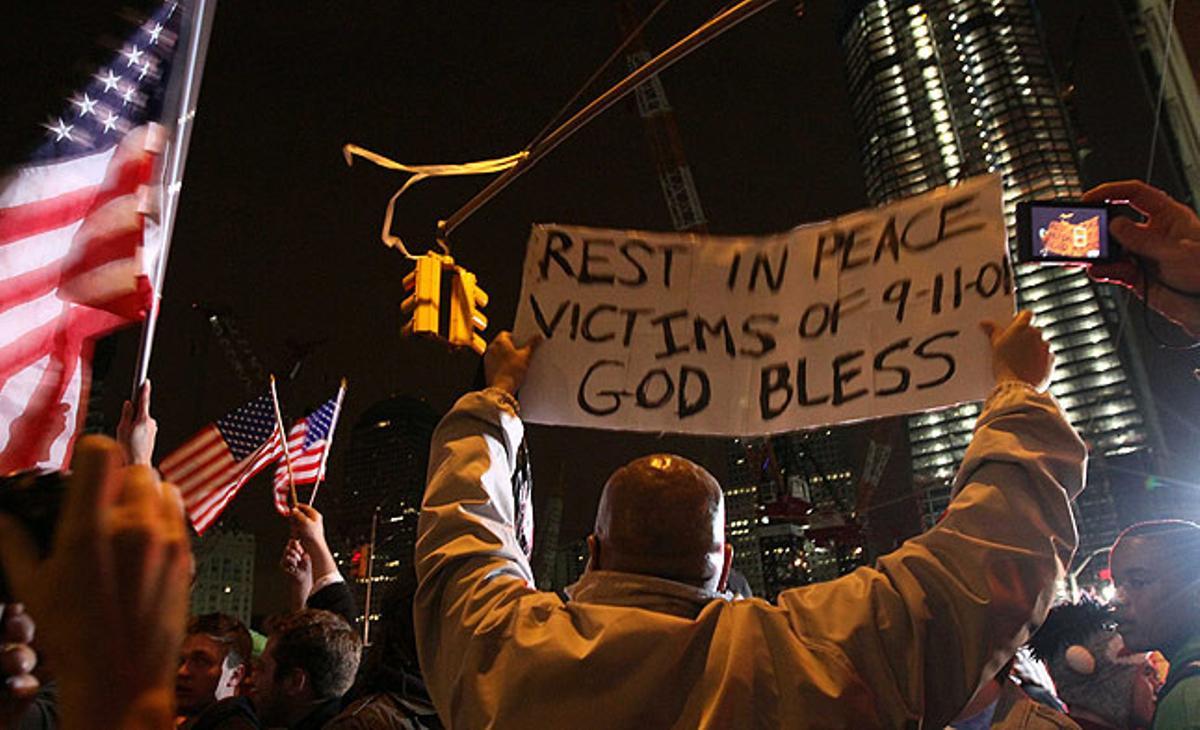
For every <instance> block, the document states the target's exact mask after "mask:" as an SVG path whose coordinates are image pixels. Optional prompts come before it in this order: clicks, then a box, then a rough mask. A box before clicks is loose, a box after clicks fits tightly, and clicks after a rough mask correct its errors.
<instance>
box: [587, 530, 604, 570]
mask: <svg viewBox="0 0 1200 730" xmlns="http://www.w3.org/2000/svg"><path fill="white" fill-rule="evenodd" d="M587 546H588V563H587V567H585V568H584V571H585V572H587V571H591V570H603V568H601V567H600V541H599V540H597V539H596V534H595V533H592V534H591V535H588V536H587Z"/></svg>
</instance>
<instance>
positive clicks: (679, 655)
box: [414, 313, 1086, 729]
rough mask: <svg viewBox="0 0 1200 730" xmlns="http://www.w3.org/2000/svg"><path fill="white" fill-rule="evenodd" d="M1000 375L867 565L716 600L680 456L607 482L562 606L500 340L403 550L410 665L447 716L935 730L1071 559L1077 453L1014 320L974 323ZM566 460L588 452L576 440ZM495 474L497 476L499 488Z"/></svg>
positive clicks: (694, 479)
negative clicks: (413, 581) (411, 553)
mask: <svg viewBox="0 0 1200 730" xmlns="http://www.w3.org/2000/svg"><path fill="white" fill-rule="evenodd" d="M984 330H985V334H987V335H988V336H989V337H990V339H991V343H992V351H993V362H994V370H995V373H996V381H997V385H996V388H995V390H994V391H993V392H992V394H991V395H990V397H989V398H988V400H987V403H986V405H985V407H984V411H983V413H982V414H981V416H980V418H979V422H978V425H977V427H976V432H975V436H974V438H973V440H972V443H971V446H970V448H969V449H968V450H967V453H966V455H965V457H964V461H963V465H962V467H961V469H960V470H959V473H958V476H957V477H956V479H955V483H954V492H955V497H954V499H953V501H952V503H951V505H950V507H949V509H948V510H947V513H946V516H945V518H944V519H943V520H942V522H941V523H940V524H939V525H938V526H937V527H936V528H934V529H932V530H930V531H929V532H927V533H925V534H924V535H921V536H919V537H916V538H914V539H912V540H909V541H908V542H907V543H905V544H904V545H903V546H901V547H900V548H899V549H898V550H896V551H895V552H894V553H892V554H890V555H887V556H884V557H883V558H881V559H880V560H879V561H878V563H877V564H876V565H875V566H874V567H871V568H860V569H859V570H857V571H855V572H854V573H851V574H850V575H847V576H843V577H842V578H840V579H838V580H835V581H831V582H828V583H822V584H817V585H812V586H806V587H803V588H794V589H790V590H787V591H784V592H783V593H781V594H780V595H779V598H778V600H777V601H776V603H774V604H771V603H767V602H766V601H762V600H759V599H745V600H733V599H732V597H731V596H730V595H729V594H727V593H725V587H726V581H727V579H728V575H729V566H730V562H731V560H732V550H731V549H730V547H729V546H728V545H727V544H726V542H725V535H724V522H725V519H724V507H723V502H722V496H721V489H720V486H719V485H718V484H717V482H716V480H715V479H713V477H712V475H710V474H709V473H708V472H707V471H705V470H704V469H702V468H701V467H699V466H697V465H696V464H693V463H691V462H690V461H688V460H686V459H683V458H681V457H678V456H671V455H666V454H660V455H654V456H649V457H645V458H642V459H638V460H637V461H634V462H632V463H630V464H628V465H626V466H624V467H622V468H621V469H619V470H617V472H616V473H615V474H613V475H612V477H611V478H610V479H609V481H608V483H607V484H606V485H605V488H604V493H603V496H602V497H601V502H600V508H599V510H598V514H597V516H596V526H595V531H594V533H593V534H592V535H591V537H590V538H589V540H588V544H589V547H590V549H591V560H590V561H589V563H588V568H587V570H586V572H585V573H584V575H583V576H582V578H581V579H580V580H579V582H578V583H576V584H575V585H574V586H571V588H569V589H568V593H569V595H570V598H571V600H570V601H567V602H564V601H563V600H561V599H560V598H559V597H558V596H557V595H556V594H554V593H543V592H539V591H537V590H536V589H535V588H534V579H533V572H532V570H531V569H530V566H529V556H528V555H527V554H526V549H525V548H526V547H527V546H529V545H530V542H529V540H528V539H527V538H528V534H527V527H529V526H530V522H531V520H530V518H529V515H530V510H529V505H528V501H527V497H528V490H527V489H525V488H523V486H522V485H524V484H525V483H526V481H525V480H524V479H523V478H521V474H522V472H523V469H522V468H521V462H522V455H523V450H522V449H521V448H520V445H521V442H522V438H523V428H522V424H521V421H520V418H519V417H518V415H517V414H518V404H517V401H516V393H517V390H518V388H519V387H520V385H521V383H522V382H523V380H524V377H525V372H526V369H527V367H528V364H529V360H530V358H531V357H532V354H533V348H532V347H524V348H517V347H515V346H514V345H513V343H512V340H511V339H510V338H509V336H508V335H507V333H502V334H501V335H500V336H499V337H497V338H496V341H495V342H493V343H492V346H491V347H490V348H489V350H488V352H487V354H486V356H485V358H484V367H485V374H486V377H487V382H488V384H489V387H488V388H486V389H484V390H483V391H480V392H477V393H471V394H468V395H466V396H464V397H463V398H462V399H461V400H459V402H458V403H457V404H456V405H455V407H454V408H453V409H452V410H451V411H450V413H449V414H447V416H446V417H445V418H444V419H443V420H442V422H441V424H440V425H439V426H438V428H437V431H436V432H435V434H434V440H433V448H432V452H431V458H430V466H429V483H428V486H427V487H426V491H425V501H424V504H423V505H422V510H421V517H420V523H419V526H418V540H417V548H416V568H417V576H418V580H419V583H420V585H419V588H418V592H417V600H416V604H415V606H414V618H415V620H416V628H417V642H418V653H419V656H420V661H421V666H422V670H423V672H424V676H425V679H426V682H427V683H428V687H429V692H430V696H431V697H432V698H433V701H434V704H435V705H436V707H437V709H438V712H439V714H440V715H441V717H442V720H443V721H444V722H445V723H446V724H447V726H448V727H452V728H472V729H473V728H532V727H546V728H681V729H682V728H688V729H691V728H750V727H756V728H757V727H762V728H772V727H788V728H804V727H814V728H816V727H820V728H876V727H895V728H910V727H927V728H941V727H943V726H944V725H946V724H947V723H948V722H949V721H950V720H951V719H953V718H954V717H955V716H957V715H958V713H959V711H960V710H961V709H962V708H963V707H964V706H965V705H966V704H967V702H968V700H969V699H970V698H971V696H972V695H973V694H974V693H975V691H976V689H977V688H978V687H979V686H981V685H982V684H983V683H984V681H985V680H987V679H989V678H991V677H992V676H993V675H995V673H996V672H997V670H999V669H1000V667H1001V666H1002V665H1003V664H1004V663H1005V661H1007V660H1008V659H1009V658H1010V657H1011V656H1012V655H1013V654H1014V653H1015V651H1016V650H1017V647H1018V646H1020V645H1021V644H1022V643H1023V642H1024V641H1025V640H1026V639H1027V638H1028V635H1029V629H1030V626H1031V625H1035V624H1037V623H1038V622H1040V621H1041V619H1042V618H1043V617H1044V615H1045V612H1046V610H1047V609H1048V608H1049V604H1050V602H1051V600H1052V598H1053V592H1054V590H1053V589H1054V581H1055V579H1056V578H1058V577H1060V576H1062V575H1063V574H1064V571H1065V566H1066V565H1067V564H1068V563H1069V561H1070V558H1071V554H1072V552H1073V551H1074V548H1075V540H1076V535H1075V525H1074V522H1073V521H1072V518H1071V511H1070V505H1069V501H1070V499H1071V498H1072V497H1073V496H1074V495H1075V494H1077V493H1078V492H1079V491H1080V490H1081V489H1082V486H1083V475H1084V470H1085V469H1084V466H1085V465H1084V462H1085V459H1086V451H1085V448H1084V445H1083V443H1082V442H1081V441H1080V439H1079V437H1078V435H1077V434H1076V433H1075V432H1074V430H1072V428H1071V427H1070V425H1069V424H1068V423H1067V421H1066V419H1065V418H1064V417H1063V414H1062V411H1061V410H1060V409H1059V407H1058V405H1057V404H1056V403H1055V402H1054V400H1053V398H1051V397H1050V396H1049V395H1046V394H1044V393H1043V392H1041V391H1042V390H1043V389H1044V387H1045V385H1046V382H1047V381H1048V379H1049V374H1050V368H1051V364H1052V361H1053V357H1052V356H1051V355H1050V353H1049V350H1048V347H1047V346H1046V343H1045V341H1044V340H1043V339H1042V337H1041V334H1040V332H1039V331H1038V330H1037V329H1036V328H1034V327H1032V326H1031V324H1030V316H1029V314H1028V313H1022V314H1021V315H1018V317H1017V318H1016V319H1015V320H1014V321H1013V322H1012V323H1011V324H1010V325H1008V326H1007V327H1003V328H1000V327H996V326H995V325H991V324H987V325H985V327H984ZM580 454H581V455H583V454H586V449H584V448H581V449H580ZM514 475H515V477H516V478H514Z"/></svg>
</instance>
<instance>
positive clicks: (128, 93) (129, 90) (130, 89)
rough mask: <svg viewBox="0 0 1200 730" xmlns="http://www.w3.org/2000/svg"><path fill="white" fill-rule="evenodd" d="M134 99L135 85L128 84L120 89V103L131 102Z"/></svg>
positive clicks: (135, 93)
mask: <svg viewBox="0 0 1200 730" xmlns="http://www.w3.org/2000/svg"><path fill="white" fill-rule="evenodd" d="M135 101H137V87H136V86H134V85H133V84H130V85H129V86H126V87H125V88H124V89H123V90H122V91H121V105H122V106H124V105H125V104H132V103H134V102H135Z"/></svg>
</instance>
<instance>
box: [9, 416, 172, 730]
mask: <svg viewBox="0 0 1200 730" xmlns="http://www.w3.org/2000/svg"><path fill="white" fill-rule="evenodd" d="M125 462H126V457H125V454H124V452H123V450H122V448H121V446H120V445H119V444H118V443H117V442H115V441H113V440H112V439H108V438H105V437H102V436H85V437H83V438H81V439H80V440H79V441H78V442H77V443H76V446H75V453H74V457H73V459H72V469H71V472H70V474H69V476H67V477H66V481H67V484H66V490H65V493H64V497H63V506H62V509H61V513H60V516H59V520H58V524H57V526H56V529H55V533H54V538H53V542H52V544H51V546H50V548H49V552H48V554H47V555H46V556H45V557H42V556H41V555H40V553H39V550H38V548H37V545H36V542H35V541H34V539H33V537H32V535H31V534H30V533H29V532H28V531H27V530H26V528H25V527H24V526H23V525H22V524H21V523H20V522H19V521H18V520H16V519H15V518H13V517H11V516H9V515H4V514H0V563H2V564H3V568H4V574H5V577H6V578H7V579H8V581H9V584H10V586H11V587H12V591H13V594H14V596H16V597H17V598H19V599H20V600H21V601H22V602H23V603H24V604H25V606H26V607H27V608H28V610H29V615H30V616H32V617H34V618H35V619H36V621H37V641H38V646H39V649H44V650H45V652H46V654H47V655H48V656H49V657H50V658H51V659H52V661H53V664H54V670H55V678H56V681H57V684H58V690H59V705H58V711H59V717H60V727H62V728H64V729H65V730H93V729H94V728H113V729H115V730H126V729H130V730H134V729H136V730H142V729H147V730H149V729H154V730H158V729H163V730H166V729H168V728H173V727H174V725H175V692H174V679H175V671H176V668H177V663H178V660H179V647H180V645H181V644H182V642H183V635H184V625H185V622H186V619H187V604H188V588H189V582H190V566H191V550H190V545H189V543H188V539H187V531H186V529H185V526H184V518H183V506H182V503H181V502H180V499H179V493H178V490H176V489H175V488H173V487H171V486H169V485H164V484H161V483H160V482H159V480H158V477H157V475H156V474H155V473H154V470H152V469H150V468H148V467H146V466H144V465H131V466H125ZM7 630H8V627H7V626H6V631H7Z"/></svg>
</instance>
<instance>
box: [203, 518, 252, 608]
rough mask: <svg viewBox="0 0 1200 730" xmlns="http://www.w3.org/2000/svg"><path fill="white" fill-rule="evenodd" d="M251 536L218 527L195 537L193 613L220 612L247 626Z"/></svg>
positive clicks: (250, 596) (250, 593)
mask: <svg viewBox="0 0 1200 730" xmlns="http://www.w3.org/2000/svg"><path fill="white" fill-rule="evenodd" d="M254 547H255V542H254V534H253V533H250V532H243V531H242V530H239V529H237V528H236V527H231V526H226V525H221V526H218V527H216V528H213V529H211V530H209V531H208V532H206V533H205V534H204V537H199V538H196V540H195V545H194V547H193V552H194V553H195V556H196V580H195V582H193V583H192V596H191V607H190V610H191V612H192V613H193V614H202V613H213V612H215V611H220V612H221V613H227V614H230V615H231V616H236V617H238V619H240V620H241V622H242V623H244V624H246V625H247V626H249V625H250V614H251V611H252V609H253V605H254Z"/></svg>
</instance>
